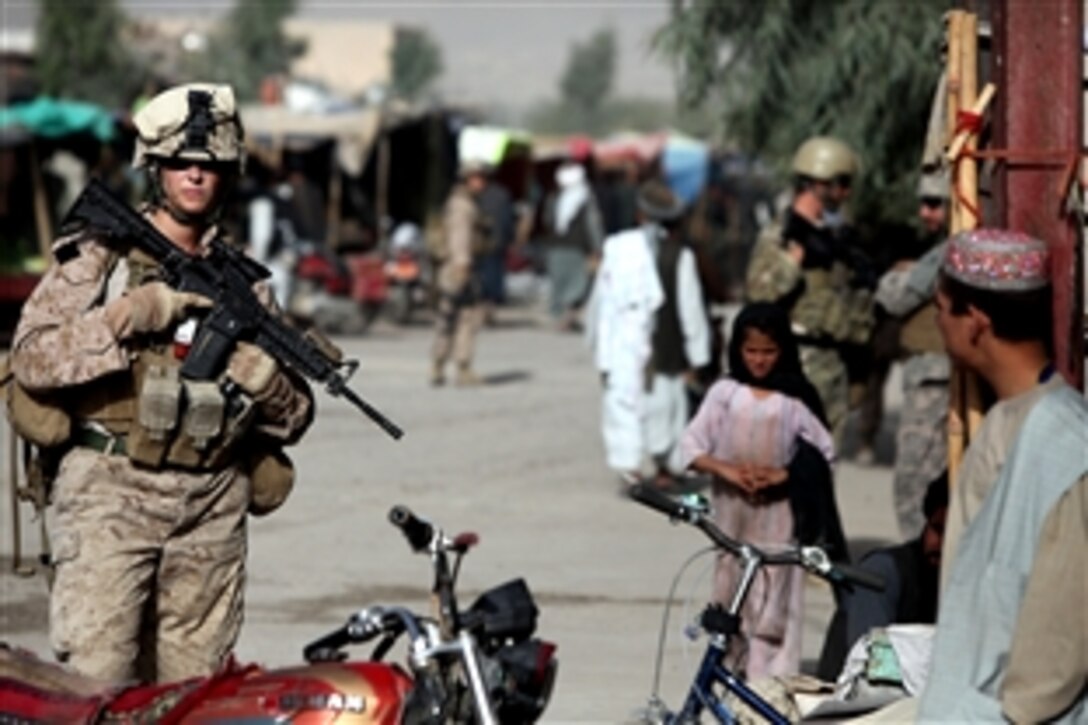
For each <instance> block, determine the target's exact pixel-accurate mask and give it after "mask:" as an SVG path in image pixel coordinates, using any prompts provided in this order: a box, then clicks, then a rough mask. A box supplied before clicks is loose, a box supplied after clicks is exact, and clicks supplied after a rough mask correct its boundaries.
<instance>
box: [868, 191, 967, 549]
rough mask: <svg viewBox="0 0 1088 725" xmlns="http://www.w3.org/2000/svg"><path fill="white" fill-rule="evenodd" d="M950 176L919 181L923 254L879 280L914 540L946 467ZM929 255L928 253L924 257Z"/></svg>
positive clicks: (905, 516)
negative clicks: (891, 339)
mask: <svg viewBox="0 0 1088 725" xmlns="http://www.w3.org/2000/svg"><path fill="white" fill-rule="evenodd" d="M948 197H949V182H948V171H947V170H946V169H945V170H926V171H924V172H923V174H922V176H921V179H920V180H919V182H918V201H919V207H918V219H919V223H920V225H921V227H922V228H921V234H920V240H919V241H920V244H921V246H922V249H921V251H924V252H925V253H924V254H923V255H921V257H920V258H918V259H917V260H915V261H904V262H900V263H898V264H897V265H896V266H895V268H893V269H892V270H891V271H889V272H887V273H886V274H885V275H884V276H883V277H881V278H880V284H879V286H878V287H877V292H876V302H877V304H879V305H880V306H881V307H883V308H884V309H885V310H886V311H887V312H888V314H889V315H892V316H893V317H895V318H897V319H899V320H900V322H901V327H900V333H899V344H900V347H901V348H902V349H903V351H904V352H905V354H906V358H905V360H904V361H903V407H902V409H901V411H900V415H899V429H898V431H897V432H896V441H895V478H894V483H893V497H894V501H895V513H896V517H897V519H898V521H899V530H900V532H901V533H902V534H903V535H904V536H911V535H913V533H912V532H915V531H917V530H918V528H919V527H920V526H921V525H922V523H923V521H922V516H921V514H920V513H919V505H920V502H921V501H922V499H923V498H924V497H925V492H926V487H927V486H928V485H929V483H930V481H932V480H934V479H935V478H937V477H938V476H939V475H941V473H942V472H943V471H944V469H945V468H946V467H947V465H948V437H947V425H948V386H949V378H950V375H951V366H950V364H949V361H948V355H947V354H945V350H944V344H943V343H942V341H941V335H940V331H939V330H938V329H937V310H936V305H935V304H934V294H935V293H936V289H937V276H938V272H939V271H940V265H941V260H942V259H943V258H944V248H945V245H944V241H945V239H946V237H947V234H948ZM926 250H928V251H926Z"/></svg>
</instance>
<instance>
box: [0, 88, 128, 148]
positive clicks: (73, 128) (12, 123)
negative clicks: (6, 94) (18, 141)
mask: <svg viewBox="0 0 1088 725" xmlns="http://www.w3.org/2000/svg"><path fill="white" fill-rule="evenodd" d="M13 127H17V128H21V129H23V130H25V131H26V132H27V133H29V134H30V135H32V136H41V137H44V138H62V137H64V136H69V135H72V134H76V133H90V134H93V135H94V137H95V138H97V139H98V140H99V141H102V142H103V143H105V142H107V141H110V140H112V139H113V137H114V135H115V133H116V129H115V128H114V122H113V115H112V114H111V113H109V112H108V111H106V110H105V109H104V108H102V107H100V106H95V105H93V104H91V103H81V102H79V101H61V100H57V99H55V98H49V97H48V96H39V97H37V98H35V99H34V100H33V101H30V102H29V103H19V104H16V105H13V106H6V107H4V108H0V129H10V128H13Z"/></svg>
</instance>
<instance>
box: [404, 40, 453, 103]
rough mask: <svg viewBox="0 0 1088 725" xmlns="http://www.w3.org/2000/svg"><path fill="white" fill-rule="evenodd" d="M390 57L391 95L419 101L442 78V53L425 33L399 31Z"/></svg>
mask: <svg viewBox="0 0 1088 725" xmlns="http://www.w3.org/2000/svg"><path fill="white" fill-rule="evenodd" d="M392 55H393V58H392V60H393V92H394V93H396V94H397V95H399V96H403V97H404V98H408V99H412V100H414V99H416V98H418V97H419V96H420V94H422V93H423V92H424V91H426V90H427V89H428V88H429V87H430V85H431V83H433V82H434V80H435V79H436V78H438V76H440V75H441V74H442V70H443V68H442V49H441V48H440V47H439V46H438V43H436V42H435V41H434V39H433V38H431V36H430V35H429V34H428V33H427V31H425V30H422V29H418V28H406V29H402V30H398V31H397V37H396V41H395V42H394V43H393V51H392Z"/></svg>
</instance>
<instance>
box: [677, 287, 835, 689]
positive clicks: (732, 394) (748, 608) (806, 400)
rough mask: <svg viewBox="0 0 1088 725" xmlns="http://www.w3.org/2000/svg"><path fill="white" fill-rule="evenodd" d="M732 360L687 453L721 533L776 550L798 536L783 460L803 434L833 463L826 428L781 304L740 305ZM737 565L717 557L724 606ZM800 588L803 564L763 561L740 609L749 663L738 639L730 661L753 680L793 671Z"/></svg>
mask: <svg viewBox="0 0 1088 725" xmlns="http://www.w3.org/2000/svg"><path fill="white" fill-rule="evenodd" d="M729 368H730V373H729V376H728V377H726V378H723V379H722V380H719V381H718V382H717V383H715V384H714V386H713V387H711V388H710V390H709V391H708V392H707V394H706V398H705V399H704V400H703V403H702V405H701V406H700V408H699V412H698V413H697V414H696V416H695V418H694V419H692V421H691V423H690V424H689V425H688V427H687V430H686V431H685V432H684V436H683V439H682V440H681V450H682V454H683V460H684V462H685V464H686V465H687V466H688V467H690V468H692V469H694V470H696V471H700V472H703V473H707V474H710V475H711V476H713V492H712V502H713V506H714V517H715V521H716V522H717V524H718V526H719V527H721V529H722V531H724V532H725V533H726V534H728V535H729V536H731V537H733V538H736V539H740V540H741V541H745V542H748V543H751V544H754V545H756V546H758V547H760V548H765V549H767V550H769V551H775V550H777V549H780V548H781V547H782V546H783V545H788V544H791V543H793V542H794V517H793V513H792V511H791V508H790V496H789V492H788V490H787V479H788V474H787V470H786V469H787V466H788V464H789V462H790V460H791V459H792V458H793V457H794V454H795V453H796V452H797V449H798V446H799V445H800V441H801V440H802V439H803V440H805V441H807V442H808V443H810V444H811V445H812V446H814V447H815V448H816V449H818V450H819V452H820V453H821V454H823V456H824V458H826V459H827V461H828V462H830V461H831V460H832V456H833V444H832V439H831V434H830V433H829V432H828V430H827V427H826V424H825V422H824V420H823V407H822V406H821V404H820V400H819V395H818V394H817V392H816V390H815V388H813V387H812V385H811V384H810V383H809V382H808V380H807V379H806V378H805V376H804V373H802V372H801V361H800V357H799V355H798V352H797V342H796V340H795V339H794V337H793V333H792V332H791V331H790V326H789V319H788V317H787V316H786V313H785V312H784V311H783V310H782V309H781V308H780V307H778V306H776V305H773V304H769V303H758V304H752V305H748V306H747V307H745V308H744V309H743V310H741V312H740V314H739V315H738V316H737V319H736V322H735V323H734V325H733V334H732V337H731V339H730V343H729ZM821 465H822V464H821ZM796 484H797V482H790V484H789V485H796ZM801 485H803V482H801ZM740 573H741V570H740V565H739V564H738V562H737V560H736V559H735V558H734V557H733V556H731V555H728V554H726V555H722V556H721V557H720V558H719V560H718V565H717V571H716V575H715V587H714V589H715V590H714V596H715V600H716V601H719V602H721V603H722V604H723V605H725V606H728V605H729V603H730V600H731V598H732V596H733V593H734V591H735V590H736V587H737V584H738V583H739V581H740ZM803 593H804V571H803V570H802V569H801V568H800V567H793V566H790V567H767V568H765V569H762V570H761V571H760V573H759V574H758V576H757V577H756V579H755V581H754V582H753V585H752V588H751V590H750V592H749V594H748V598H747V600H746V602H745V605H744V609H743V610H742V612H741V616H742V618H743V628H742V633H743V634H744V636H745V637H746V639H747V642H748V647H747V662H746V663H745V661H744V658H743V656H742V655H743V654H744V653H743V649H744V648H743V647H741V648H737V649H736V650H734V651H735V652H736V653H737V661H735V662H732V663H730V664H731V665H732V666H736V667H738V668H740V669H743V670H745V671H746V673H747V676H748V678H749V679H756V678H759V677H765V676H776V675H790V674H796V673H797V672H799V671H800V666H801V626H802V602H803V600H802V595H803Z"/></svg>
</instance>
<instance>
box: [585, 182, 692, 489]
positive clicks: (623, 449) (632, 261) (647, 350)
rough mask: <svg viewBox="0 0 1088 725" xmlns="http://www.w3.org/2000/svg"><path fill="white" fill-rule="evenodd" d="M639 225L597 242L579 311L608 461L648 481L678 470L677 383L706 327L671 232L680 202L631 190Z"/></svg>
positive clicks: (684, 257)
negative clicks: (595, 374) (599, 252)
mask: <svg viewBox="0 0 1088 725" xmlns="http://www.w3.org/2000/svg"><path fill="white" fill-rule="evenodd" d="M638 205H639V214H640V217H641V221H642V222H643V224H642V226H640V227H639V228H637V229H631V230H627V231H624V232H620V233H619V234H615V235H613V236H611V237H609V238H608V239H606V240H605V244H604V252H603V257H602V261H601V267H600V269H599V271H598V277H597V282H596V284H595V286H594V290H593V296H592V298H591V300H590V304H589V309H588V312H587V326H586V331H587V336H588V338H589V340H590V343H591V344H592V346H593V349H594V359H595V362H596V365H597V369H598V370H599V371H600V373H601V376H602V380H603V382H604V396H603V404H602V432H603V436H604V443H605V451H606V459H607V462H608V466H609V467H610V468H612V469H613V470H615V471H617V472H619V473H620V474H621V475H623V476H626V477H628V478H631V477H638V476H640V475H641V468H642V462H643V457H644V456H645V455H647V454H649V455H650V456H651V457H652V458H653V459H654V462H655V463H656V465H657V469H658V480H664V479H666V477H667V476H668V475H669V474H678V473H680V472H681V470H682V468H681V467H680V464H679V460H678V450H677V448H678V446H677V444H678V443H679V440H680V436H681V434H682V433H683V431H684V426H685V425H686V424H687V421H688V418H689V412H690V411H689V407H688V398H687V385H688V384H689V383H690V382H691V380H692V378H693V375H694V370H695V369H697V368H700V367H703V366H705V365H706V364H707V363H708V362H709V360H710V330H709V325H708V323H707V318H706V311H705V308H704V305H703V294H702V288H701V286H700V284H699V277H698V273H697V270H696V265H695V256H694V254H693V253H692V252H691V250H690V249H686V248H684V247H683V246H682V245H681V244H680V243H679V239H678V237H677V233H676V232H677V223H678V221H679V218H680V215H681V213H682V211H683V205H682V203H681V202H680V201H679V200H678V199H677V198H676V197H675V196H674V195H673V194H672V192H671V191H669V189H668V187H666V186H665V185H664V184H663V183H661V182H658V181H650V182H647V183H646V184H644V185H643V186H642V188H641V189H640V190H639V198H638Z"/></svg>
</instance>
